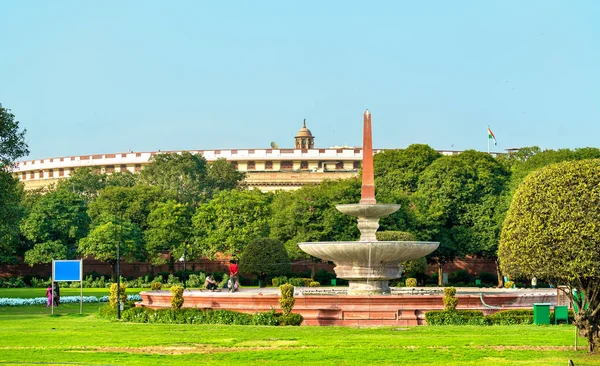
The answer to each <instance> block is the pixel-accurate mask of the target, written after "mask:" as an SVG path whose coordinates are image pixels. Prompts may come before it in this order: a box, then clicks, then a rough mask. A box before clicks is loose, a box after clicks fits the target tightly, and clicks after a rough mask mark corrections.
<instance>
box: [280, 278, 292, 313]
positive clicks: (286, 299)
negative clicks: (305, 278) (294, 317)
mask: <svg viewBox="0 0 600 366" xmlns="http://www.w3.org/2000/svg"><path fill="white" fill-rule="evenodd" d="M279 291H280V292H281V297H280V298H279V305H280V306H281V311H282V312H283V315H284V316H287V315H288V314H290V313H291V312H292V309H293V308H294V303H295V302H296V300H295V299H294V286H292V285H291V284H289V283H287V284H284V285H281V286H279Z"/></svg>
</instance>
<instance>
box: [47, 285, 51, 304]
mask: <svg viewBox="0 0 600 366" xmlns="http://www.w3.org/2000/svg"><path fill="white" fill-rule="evenodd" d="M46 297H47V298H48V303H47V304H46V307H47V308H49V307H50V305H52V285H51V284H48V288H47V289H46Z"/></svg>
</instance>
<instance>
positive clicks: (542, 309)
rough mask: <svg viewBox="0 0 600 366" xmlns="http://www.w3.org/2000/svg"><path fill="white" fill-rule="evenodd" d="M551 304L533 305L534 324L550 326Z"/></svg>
mask: <svg viewBox="0 0 600 366" xmlns="http://www.w3.org/2000/svg"><path fill="white" fill-rule="evenodd" d="M551 305H552V304H550V303H537V304H533V324H537V325H540V324H550V306H551Z"/></svg>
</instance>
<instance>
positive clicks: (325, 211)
mask: <svg viewBox="0 0 600 366" xmlns="http://www.w3.org/2000/svg"><path fill="white" fill-rule="evenodd" d="M359 200H360V181H359V180H358V179H356V178H352V179H344V180H337V181H324V182H321V183H320V184H318V185H316V186H304V187H302V188H300V189H298V190H296V191H293V192H280V193H278V194H277V195H276V196H275V198H274V201H273V204H272V206H271V207H272V208H271V212H272V215H271V219H270V227H271V236H272V237H273V238H276V239H279V240H281V241H283V242H284V243H285V245H286V248H287V250H288V253H289V256H290V258H292V259H298V258H310V256H309V255H308V254H306V253H304V252H303V251H301V250H300V248H299V247H298V243H300V242H310V241H347V240H358V238H359V236H360V234H359V231H358V228H357V227H356V218H355V217H352V216H347V215H344V214H343V213H341V212H339V211H338V210H337V209H336V208H335V206H336V205H337V204H342V203H357V202H358V201H359Z"/></svg>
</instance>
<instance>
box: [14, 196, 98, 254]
mask: <svg viewBox="0 0 600 366" xmlns="http://www.w3.org/2000/svg"><path fill="white" fill-rule="evenodd" d="M89 224H90V218H89V217H88V215H87V212H86V207H85V202H84V201H83V199H82V198H81V197H79V196H78V195H77V194H76V193H73V192H69V191H63V190H58V191H53V192H49V193H47V194H46V195H44V196H43V197H41V198H40V199H39V200H37V201H36V202H35V203H34V205H33V207H32V208H31V212H30V213H29V215H27V217H26V218H25V219H24V220H23V221H22V222H21V232H22V233H23V235H24V236H25V237H26V238H27V239H29V240H31V241H32V242H33V243H34V248H33V249H31V250H29V251H28V252H27V253H26V256H25V262H26V263H28V264H30V265H33V264H34V263H47V262H48V260H49V259H52V258H54V259H65V257H66V258H70V257H73V256H74V255H75V250H76V244H77V241H78V240H79V239H81V238H83V237H85V236H86V235H87V233H88V230H89ZM61 246H62V247H61ZM53 255H55V256H54V257H52V256H53Z"/></svg>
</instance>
